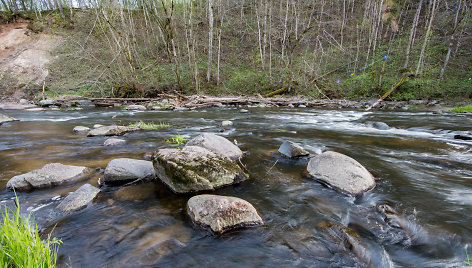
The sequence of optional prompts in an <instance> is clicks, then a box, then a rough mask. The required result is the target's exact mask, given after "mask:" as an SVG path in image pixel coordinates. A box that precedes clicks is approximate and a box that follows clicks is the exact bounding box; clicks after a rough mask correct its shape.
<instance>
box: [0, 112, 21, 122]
mask: <svg viewBox="0 0 472 268" xmlns="http://www.w3.org/2000/svg"><path fill="white" fill-rule="evenodd" d="M14 121H20V120H18V119H16V118H13V117H11V116H8V115H5V114H0V125H1V124H3V123H7V122H14Z"/></svg>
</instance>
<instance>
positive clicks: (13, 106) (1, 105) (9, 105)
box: [0, 103, 35, 110]
mask: <svg viewBox="0 0 472 268" xmlns="http://www.w3.org/2000/svg"><path fill="white" fill-rule="evenodd" d="M32 107H35V105H33V104H22V103H0V109H3V110H25V109H28V108H32Z"/></svg>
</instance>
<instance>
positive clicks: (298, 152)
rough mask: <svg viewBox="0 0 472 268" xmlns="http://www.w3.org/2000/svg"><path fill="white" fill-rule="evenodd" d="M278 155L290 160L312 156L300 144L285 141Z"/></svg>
mask: <svg viewBox="0 0 472 268" xmlns="http://www.w3.org/2000/svg"><path fill="white" fill-rule="evenodd" d="M278 153H279V154H281V155H283V156H286V157H288V158H296V157H301V156H307V155H309V154H310V153H309V152H307V151H306V150H305V149H303V147H301V146H300V145H299V144H297V143H294V142H291V141H284V143H282V145H280V148H279V150H278Z"/></svg>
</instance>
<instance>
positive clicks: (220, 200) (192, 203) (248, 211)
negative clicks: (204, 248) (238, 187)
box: [187, 194, 264, 234]
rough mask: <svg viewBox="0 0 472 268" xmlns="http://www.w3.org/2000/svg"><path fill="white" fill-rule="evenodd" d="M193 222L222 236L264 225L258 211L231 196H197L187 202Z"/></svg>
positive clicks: (188, 211)
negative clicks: (237, 230) (232, 230)
mask: <svg viewBox="0 0 472 268" xmlns="http://www.w3.org/2000/svg"><path fill="white" fill-rule="evenodd" d="M187 213H188V215H189V216H190V218H191V219H192V221H193V222H194V223H196V224H198V225H200V226H202V227H207V228H210V229H211V231H213V232H214V233H217V234H221V233H223V232H225V231H227V230H231V229H235V228H240V227H249V226H258V225H263V224H264V221H263V220H262V218H261V216H259V214H258V213H257V210H256V209H255V208H254V206H253V205H251V204H250V203H249V202H247V201H246V200H243V199H241V198H237V197H231V196H218V195H208V194H204V195H197V196H194V197H192V198H190V199H189V200H188V202H187Z"/></svg>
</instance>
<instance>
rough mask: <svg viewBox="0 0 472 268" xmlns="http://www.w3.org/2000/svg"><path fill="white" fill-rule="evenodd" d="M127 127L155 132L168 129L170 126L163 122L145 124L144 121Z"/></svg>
mask: <svg viewBox="0 0 472 268" xmlns="http://www.w3.org/2000/svg"><path fill="white" fill-rule="evenodd" d="M129 127H137V128H140V129H144V130H156V129H161V128H170V127H171V125H170V124H168V123H164V122H159V123H157V124H156V123H153V122H150V123H146V122H144V121H139V122H136V123H132V124H129Z"/></svg>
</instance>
